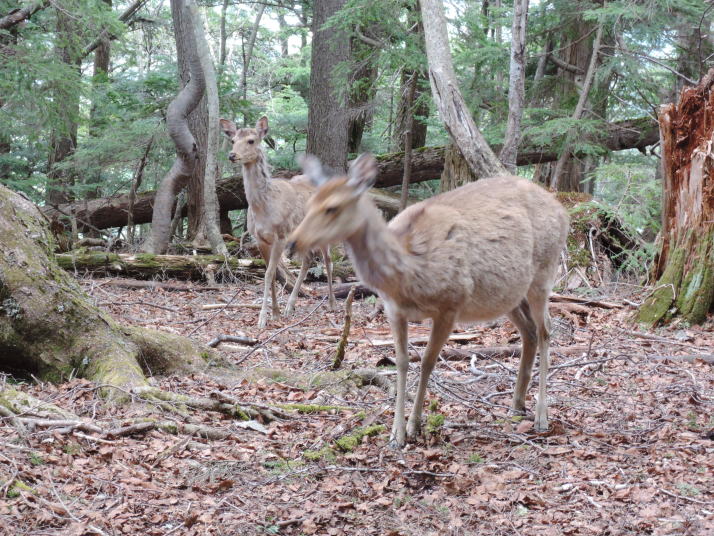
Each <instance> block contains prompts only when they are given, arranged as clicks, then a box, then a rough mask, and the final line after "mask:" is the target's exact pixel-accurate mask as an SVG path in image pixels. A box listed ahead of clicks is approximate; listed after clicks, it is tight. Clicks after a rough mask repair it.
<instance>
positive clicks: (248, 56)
mask: <svg viewBox="0 0 714 536" xmlns="http://www.w3.org/2000/svg"><path fill="white" fill-rule="evenodd" d="M264 11H265V4H260V5H259V6H258V14H257V15H256V16H255V23H253V28H251V30H250V36H249V37H248V48H247V50H246V51H245V54H244V55H243V70H242V72H241V76H240V86H239V87H240V88H241V92H242V94H243V100H246V101H247V100H248V69H249V68H250V62H251V60H252V59H253V48H254V47H255V39H256V38H257V37H258V28H260V19H261V18H262V17H263V12H264ZM247 120H248V118H247V117H244V118H243V125H244V126H245V125H246V124H247ZM214 124H218V123H211V125H214ZM212 130H216V129H212Z"/></svg>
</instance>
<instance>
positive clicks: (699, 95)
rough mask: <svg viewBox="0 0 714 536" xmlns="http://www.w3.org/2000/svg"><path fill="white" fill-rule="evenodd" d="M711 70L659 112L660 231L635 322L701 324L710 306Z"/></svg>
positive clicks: (713, 294)
mask: <svg viewBox="0 0 714 536" xmlns="http://www.w3.org/2000/svg"><path fill="white" fill-rule="evenodd" d="M713 110H714V69H712V70H710V71H709V73H707V75H706V76H705V77H704V78H703V79H702V81H701V82H700V83H699V85H698V86H697V87H688V88H685V89H683V90H682V93H681V96H680V98H679V103H678V104H676V105H675V104H667V105H664V106H662V108H661V109H660V115H659V122H660V133H661V138H662V141H661V145H662V174H663V177H664V183H663V198H662V231H661V244H660V250H659V253H658V254H657V256H656V257H655V262H654V265H653V270H652V274H651V275H652V280H653V281H654V280H656V281H657V282H656V283H655V289H654V291H653V292H652V294H650V296H649V297H648V298H647V299H646V300H645V302H644V303H643V304H642V306H641V307H640V309H639V311H638V313H637V316H636V318H637V320H638V321H639V322H641V323H644V324H647V325H649V326H654V325H656V324H658V323H660V322H667V321H669V320H672V319H673V318H677V317H680V318H683V319H684V320H686V321H688V322H690V323H692V324H699V323H701V322H703V321H704V320H705V319H706V317H707V313H709V312H710V311H711V310H712V305H713V304H714V165H712V162H714V149H712V146H711V139H712V135H714V111H713Z"/></svg>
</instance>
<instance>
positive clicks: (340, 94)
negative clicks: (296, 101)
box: [307, 0, 350, 172]
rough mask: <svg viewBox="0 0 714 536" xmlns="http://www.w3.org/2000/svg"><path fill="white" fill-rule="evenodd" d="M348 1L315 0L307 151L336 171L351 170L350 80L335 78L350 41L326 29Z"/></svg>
mask: <svg viewBox="0 0 714 536" xmlns="http://www.w3.org/2000/svg"><path fill="white" fill-rule="evenodd" d="M345 3H346V0H315V2H314V5H313V18H312V35H313V37H312V57H311V61H310V63H311V70H310V103H309V106H310V107H309V111H308V119H307V123H308V127H307V152H308V153H310V154H314V155H315V156H317V157H318V158H319V159H320V160H321V161H322V162H323V164H324V165H326V166H328V167H329V168H331V169H332V170H333V171H336V172H344V171H345V170H346V169H347V149H348V143H349V137H348V127H349V121H348V111H347V104H346V98H347V91H346V90H345V88H346V87H347V84H346V81H345V82H343V83H340V82H339V81H337V80H335V76H334V66H335V65H336V64H338V63H340V62H342V61H347V60H348V59H349V57H350V40H349V38H347V37H346V36H345V35H344V34H343V33H342V32H339V31H337V30H336V29H335V28H327V29H323V26H324V24H325V22H327V19H329V18H330V17H332V16H333V15H334V14H335V13H337V12H338V11H339V10H340V9H341V8H342V7H343V6H344V5H345Z"/></svg>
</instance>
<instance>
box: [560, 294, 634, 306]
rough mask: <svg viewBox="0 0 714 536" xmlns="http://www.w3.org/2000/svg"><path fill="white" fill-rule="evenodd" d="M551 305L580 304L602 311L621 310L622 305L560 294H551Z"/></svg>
mask: <svg viewBox="0 0 714 536" xmlns="http://www.w3.org/2000/svg"><path fill="white" fill-rule="evenodd" d="M550 301H551V303H558V302H569V303H581V304H583V305H592V306H593V307H601V308H603V309H621V308H622V307H624V305H622V304H619V303H612V302H606V301H600V300H589V299H587V298H578V297H576V296H563V295H562V294H551V296H550Z"/></svg>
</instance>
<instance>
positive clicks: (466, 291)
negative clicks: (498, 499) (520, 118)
mask: <svg viewBox="0 0 714 536" xmlns="http://www.w3.org/2000/svg"><path fill="white" fill-rule="evenodd" d="M375 175H376V163H375V162H373V159H372V160H370V159H369V157H365V156H364V155H363V157H361V158H360V159H358V160H357V161H356V162H355V164H353V168H351V170H350V177H349V178H346V177H343V178H339V179H334V180H331V181H329V182H327V183H326V184H324V185H323V186H322V187H321V188H320V189H319V190H318V192H317V194H316V195H315V197H314V198H313V200H312V201H311V202H310V203H309V204H308V210H307V215H306V217H305V219H304V220H303V222H302V223H301V224H300V226H299V227H298V228H297V229H296V230H295V232H294V233H293V235H292V237H291V240H293V241H294V243H295V246H296V247H297V248H298V249H300V248H313V247H318V246H319V245H320V244H323V243H326V242H328V241H329V242H331V243H334V242H336V241H340V240H344V241H345V242H346V243H347V246H348V249H349V251H350V256H351V258H352V260H353V262H354V264H355V269H356V271H357V273H358V275H359V276H360V278H361V280H362V281H363V282H364V283H365V284H366V285H368V286H371V287H372V288H374V289H375V290H376V291H377V292H378V293H379V295H380V296H381V297H382V298H383V299H384V302H385V311H386V312H387V314H388V316H389V319H390V323H391V325H392V329H393V331H394V338H395V342H396V346H397V363H398V365H397V366H398V383H397V409H396V413H395V423H394V427H393V431H392V435H393V440H394V441H395V442H396V443H397V444H398V445H402V444H403V443H404V441H405V429H404V421H403V415H404V390H405V387H406V370H407V367H408V355H407V349H406V344H407V342H406V322H407V320H421V319H424V318H432V319H433V324H434V325H433V329H432V335H431V340H430V342H429V345H428V346H427V350H426V352H425V355H424V358H423V362H422V375H421V381H420V384H419V388H418V391H417V396H416V398H415V405H414V408H413V410H412V414H411V416H410V418H409V424H408V431H407V432H406V433H407V435H408V436H409V437H414V435H415V434H416V433H417V431H418V429H419V426H420V420H421V409H422V408H421V405H422V402H423V399H424V393H425V390H426V383H427V381H428V378H429V375H430V374H431V370H432V369H433V367H434V364H435V362H436V359H437V357H438V354H439V351H440V350H441V347H442V346H443V344H444V342H445V341H446V340H447V338H448V335H449V333H450V332H451V329H452V328H453V324H454V322H456V321H459V320H461V321H478V320H490V319H493V318H496V317H499V316H502V315H508V317H509V318H510V319H511V320H512V321H513V322H514V324H516V326H517V327H518V329H519V331H520V332H521V336H522V339H523V345H524V349H523V357H522V360H521V369H520V371H519V376H518V382H517V386H516V390H515V396H514V402H513V405H514V409H515V410H517V411H521V412H522V411H523V410H524V409H525V391H526V389H527V387H528V384H529V383H530V374H531V368H532V364H533V360H534V357H535V352H536V346H537V347H538V348H539V350H540V354H541V369H540V376H541V384H540V387H539V399H538V404H537V408H536V427H537V428H540V429H542V428H547V408H546V400H545V377H546V374H547V362H548V341H549V330H550V328H549V318H548V311H547V302H548V295H549V293H550V291H551V288H552V285H553V281H554V278H555V273H556V269H557V265H558V261H559V255H560V252H561V250H562V249H563V247H564V245H565V239H566V235H567V230H568V216H567V213H566V211H565V209H564V208H563V207H562V206H561V205H560V203H559V202H558V201H557V200H556V199H555V197H554V196H553V195H551V194H550V193H548V192H547V191H546V190H544V189H543V188H541V187H540V186H537V185H535V184H533V183H531V182H529V181H527V180H525V179H521V178H518V177H512V176H501V177H495V178H490V179H482V180H479V181H477V182H474V183H471V184H468V185H465V186H462V187H461V188H457V189H456V190H453V191H451V192H447V193H444V194H441V195H438V196H436V197H433V198H431V199H428V200H427V201H424V202H422V203H418V204H416V205H412V206H411V207H409V208H407V209H406V210H405V211H404V212H402V213H401V214H399V215H398V216H397V217H396V218H394V219H393V220H392V221H391V222H390V223H389V225H387V223H386V222H385V221H384V220H383V218H382V216H381V214H380V213H379V211H378V210H377V208H376V207H375V206H374V204H373V203H372V202H371V201H370V200H369V199H368V198H367V197H366V196H364V195H361V192H362V191H363V190H364V188H365V187H366V186H368V185H369V184H368V183H369V182H371V181H372V180H373V179H374V176H375ZM365 183H367V184H365ZM328 208H333V209H334V210H332V211H331V213H330V214H327V213H326V210H327V209H328Z"/></svg>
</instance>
